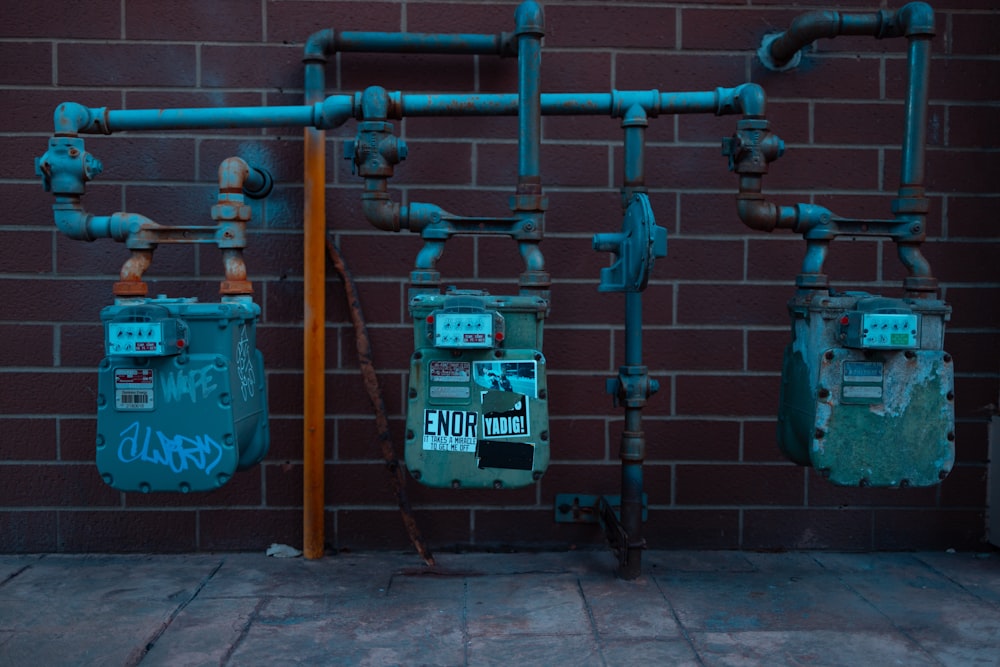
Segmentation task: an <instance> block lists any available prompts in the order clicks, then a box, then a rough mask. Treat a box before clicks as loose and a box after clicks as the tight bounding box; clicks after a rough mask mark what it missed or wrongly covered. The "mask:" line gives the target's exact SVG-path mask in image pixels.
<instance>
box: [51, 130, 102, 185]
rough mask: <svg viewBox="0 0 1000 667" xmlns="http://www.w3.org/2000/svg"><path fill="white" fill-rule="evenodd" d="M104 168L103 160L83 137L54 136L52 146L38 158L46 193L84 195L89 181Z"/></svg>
mask: <svg viewBox="0 0 1000 667" xmlns="http://www.w3.org/2000/svg"><path fill="white" fill-rule="evenodd" d="M103 170H104V166H103V165H102V164H101V161H100V160H98V159H97V158H95V157H94V156H92V155H91V154H90V153H88V152H87V151H86V149H85V148H84V144H83V139H81V138H80V137H76V136H54V137H52V138H51V139H49V149H48V150H47V151H46V152H45V153H44V154H43V155H42V156H41V157H39V158H35V174H36V175H38V176H40V177H41V179H42V187H44V188H45V191H46V192H52V193H53V194H55V195H57V196H58V195H82V194H83V193H84V191H85V190H86V186H85V184H86V183H87V181H91V180H93V179H94V178H96V177H97V176H98V175H100V173H101V172H102V171H103Z"/></svg>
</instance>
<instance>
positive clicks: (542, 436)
mask: <svg viewBox="0 0 1000 667" xmlns="http://www.w3.org/2000/svg"><path fill="white" fill-rule="evenodd" d="M538 438H539V439H540V440H541V441H542V442H547V441H548V439H549V432H548V431H542V432H541V433H539V434H538Z"/></svg>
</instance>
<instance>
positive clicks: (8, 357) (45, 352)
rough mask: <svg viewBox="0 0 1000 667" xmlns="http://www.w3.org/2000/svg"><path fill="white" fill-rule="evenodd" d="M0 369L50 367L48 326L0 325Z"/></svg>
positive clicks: (51, 337)
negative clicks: (2, 342)
mask: <svg viewBox="0 0 1000 667" xmlns="http://www.w3.org/2000/svg"><path fill="white" fill-rule="evenodd" d="M0 340H3V341H4V346H3V348H2V350H0V367H3V366H22V365H26V364H28V363H30V364H31V365H32V366H51V365H52V362H53V358H52V350H53V330H52V327H51V326H50V325H30V324H14V323H10V324H7V323H4V324H0Z"/></svg>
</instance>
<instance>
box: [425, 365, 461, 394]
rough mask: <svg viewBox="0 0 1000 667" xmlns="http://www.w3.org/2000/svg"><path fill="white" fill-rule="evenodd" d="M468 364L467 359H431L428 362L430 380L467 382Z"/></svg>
mask: <svg viewBox="0 0 1000 667" xmlns="http://www.w3.org/2000/svg"><path fill="white" fill-rule="evenodd" d="M469 366H470V364H469V362H468V361H432V362H431V363H430V371H431V380H432V381H433V382H468V381H469V377H470V376H469ZM466 395H468V394H466Z"/></svg>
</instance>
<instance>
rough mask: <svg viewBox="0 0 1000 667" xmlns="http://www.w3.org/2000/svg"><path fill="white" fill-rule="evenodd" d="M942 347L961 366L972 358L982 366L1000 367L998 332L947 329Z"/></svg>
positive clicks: (999, 337) (999, 335) (999, 338)
mask: <svg viewBox="0 0 1000 667" xmlns="http://www.w3.org/2000/svg"><path fill="white" fill-rule="evenodd" d="M944 347H945V349H946V350H947V351H948V352H950V353H951V354H952V356H954V357H955V359H958V360H959V362H960V363H962V365H963V366H964V365H965V361H971V360H973V359H974V360H975V361H976V363H977V364H982V367H983V368H1000V332H997V331H989V332H985V331H962V330H959V331H955V330H952V329H948V330H947V334H946V335H945V340H944Z"/></svg>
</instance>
